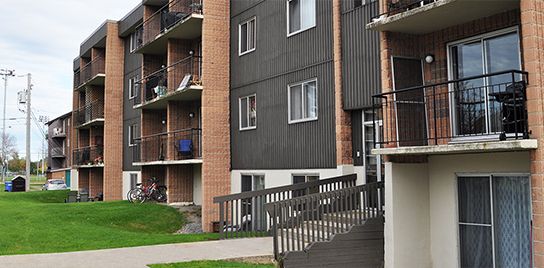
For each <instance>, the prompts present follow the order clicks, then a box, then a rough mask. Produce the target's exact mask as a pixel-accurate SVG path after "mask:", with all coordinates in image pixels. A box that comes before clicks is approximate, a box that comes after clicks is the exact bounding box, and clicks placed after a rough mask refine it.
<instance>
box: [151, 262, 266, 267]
mask: <svg viewBox="0 0 544 268" xmlns="http://www.w3.org/2000/svg"><path fill="white" fill-rule="evenodd" d="M149 267H151V268H212V267H213V268H217V267H221V268H223V267H224V268H274V267H276V266H275V265H274V264H254V263H245V262H230V261H192V262H179V263H169V264H153V265H149Z"/></svg>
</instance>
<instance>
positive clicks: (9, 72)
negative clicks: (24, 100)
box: [0, 69, 15, 182]
mask: <svg viewBox="0 0 544 268" xmlns="http://www.w3.org/2000/svg"><path fill="white" fill-rule="evenodd" d="M0 75H1V76H3V77H4V78H3V79H4V108H3V109H4V115H3V116H2V152H1V157H2V170H1V173H2V174H1V176H2V182H5V181H6V170H7V162H8V161H7V159H6V158H7V155H6V98H7V92H8V77H12V76H15V70H7V69H1V70H0Z"/></svg>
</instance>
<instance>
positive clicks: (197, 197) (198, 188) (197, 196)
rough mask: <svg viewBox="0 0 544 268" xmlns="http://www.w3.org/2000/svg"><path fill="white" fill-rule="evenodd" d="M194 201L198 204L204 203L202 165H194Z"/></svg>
mask: <svg viewBox="0 0 544 268" xmlns="http://www.w3.org/2000/svg"><path fill="white" fill-rule="evenodd" d="M193 176H194V177H193V202H194V203H195V205H197V206H201V205H202V165H194V168H193Z"/></svg>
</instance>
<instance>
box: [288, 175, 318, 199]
mask: <svg viewBox="0 0 544 268" xmlns="http://www.w3.org/2000/svg"><path fill="white" fill-rule="evenodd" d="M318 180H319V175H315V174H314V175H311V174H293V184H299V183H306V182H313V181H318ZM306 192H308V194H316V193H319V186H316V187H312V188H310V189H308V191H306V189H303V190H294V191H293V197H299V196H304V195H306Z"/></svg>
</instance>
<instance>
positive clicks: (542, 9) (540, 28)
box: [520, 0, 544, 268]
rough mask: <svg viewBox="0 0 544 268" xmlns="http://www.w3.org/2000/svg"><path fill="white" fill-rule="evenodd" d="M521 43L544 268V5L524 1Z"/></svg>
mask: <svg viewBox="0 0 544 268" xmlns="http://www.w3.org/2000/svg"><path fill="white" fill-rule="evenodd" d="M520 6H521V41H522V47H523V54H522V56H523V62H524V69H525V71H527V72H529V85H528V88H527V112H528V117H529V130H530V131H531V138H534V139H537V140H538V146H539V149H538V150H535V151H532V152H531V187H532V206H533V247H534V249H533V250H534V267H537V268H542V267H544V149H542V144H543V143H542V142H543V141H544V120H543V118H544V104H543V100H544V92H543V91H544V76H543V70H544V1H543V0H521V5H520Z"/></svg>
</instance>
